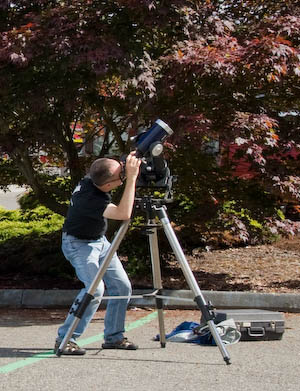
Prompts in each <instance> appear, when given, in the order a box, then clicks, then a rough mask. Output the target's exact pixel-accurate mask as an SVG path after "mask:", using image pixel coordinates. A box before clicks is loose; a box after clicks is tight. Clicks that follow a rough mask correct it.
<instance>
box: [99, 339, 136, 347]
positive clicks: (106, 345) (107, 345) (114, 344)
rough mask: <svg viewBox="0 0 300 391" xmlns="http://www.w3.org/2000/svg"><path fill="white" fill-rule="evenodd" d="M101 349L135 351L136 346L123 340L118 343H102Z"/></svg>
mask: <svg viewBox="0 0 300 391" xmlns="http://www.w3.org/2000/svg"><path fill="white" fill-rule="evenodd" d="M102 349H123V350H137V349H138V346H137V345H135V344H134V343H133V342H130V341H128V339H127V338H123V339H122V340H121V341H118V342H104V343H103V344H102Z"/></svg>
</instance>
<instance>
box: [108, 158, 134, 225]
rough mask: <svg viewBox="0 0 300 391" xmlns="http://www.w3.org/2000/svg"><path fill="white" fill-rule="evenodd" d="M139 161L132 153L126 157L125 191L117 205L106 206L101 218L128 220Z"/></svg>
mask: <svg viewBox="0 0 300 391" xmlns="http://www.w3.org/2000/svg"><path fill="white" fill-rule="evenodd" d="M140 164H141V161H140V160H139V159H137V158H136V157H135V156H134V154H133V153H131V154H130V155H128V156H127V159H126V177H127V179H126V184H125V189H124V192H123V195H122V198H121V200H120V203H119V204H118V205H115V204H112V203H111V204H108V205H107V207H106V209H105V211H104V213H103V216H104V217H105V218H107V219H113V220H128V219H130V217H131V213H132V208H133V203H134V197H135V184H136V180H137V177H138V174H139V168H140Z"/></svg>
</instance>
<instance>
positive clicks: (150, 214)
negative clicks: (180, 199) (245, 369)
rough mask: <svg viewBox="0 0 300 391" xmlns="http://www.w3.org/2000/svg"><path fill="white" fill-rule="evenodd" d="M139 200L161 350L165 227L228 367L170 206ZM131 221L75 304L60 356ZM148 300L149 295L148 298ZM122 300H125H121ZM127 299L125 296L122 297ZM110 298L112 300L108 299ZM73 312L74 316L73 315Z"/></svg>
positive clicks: (148, 200) (123, 228)
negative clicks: (162, 239) (160, 245)
mask: <svg viewBox="0 0 300 391" xmlns="http://www.w3.org/2000/svg"><path fill="white" fill-rule="evenodd" d="M136 201H137V207H138V208H140V209H142V210H144V211H146V213H147V218H148V223H147V226H146V233H147V235H148V238H149V246H150V255H151V264H152V272H153V286H154V288H155V292H154V293H152V294H151V295H148V296H151V297H153V296H154V297H155V303H156V308H157V313H158V321H159V332H160V344H161V347H163V348H164V347H165V346H166V337H165V327H164V316H163V298H162V297H161V295H160V293H161V290H162V280H161V270H160V262H159V248H158V239H157V229H158V226H162V227H163V229H164V232H165V234H166V236H167V239H168V241H169V243H170V245H171V247H172V250H173V252H174V254H175V256H176V258H177V260H178V262H179V264H180V267H181V269H182V272H183V274H184V276H185V279H186V281H187V283H188V285H189V287H190V289H191V291H192V292H193V294H194V301H195V302H196V304H197V306H198V308H199V309H200V311H201V312H202V318H203V319H204V320H205V322H206V324H207V326H208V327H209V330H210V332H211V334H212V336H213V338H214V340H215V342H216V345H217V346H218V348H219V350H220V352H221V354H222V356H223V359H224V361H225V363H226V364H227V365H229V364H230V356H229V354H228V352H227V350H226V348H225V346H224V344H223V341H222V339H221V338H220V335H219V333H218V331H217V329H216V326H215V323H214V313H213V311H212V308H211V305H210V304H207V303H206V301H205V298H204V296H203V294H202V292H201V290H200V288H199V286H198V284H197V281H196V279H195V277H194V275H193V273H192V271H191V269H190V267H189V264H188V262H187V260H186V257H185V255H184V253H183V251H182V249H181V246H180V244H179V242H178V239H177V237H176V235H175V233H174V230H173V228H172V226H171V223H170V221H169V218H168V215H167V212H166V206H165V205H161V204H160V202H159V200H158V202H155V201H154V200H152V199H151V198H150V197H147V198H142V199H138V200H136ZM156 217H157V218H158V219H159V221H160V223H161V224H160V225H158V224H156V223H155V218H156ZM129 223H130V220H126V221H124V222H123V223H122V225H121V227H120V228H119V230H118V232H117V234H116V236H115V238H114V239H113V241H112V243H111V246H110V248H109V251H108V253H107V255H106V257H105V258H104V261H103V263H102V265H101V267H100V269H99V270H98V272H97V274H96V276H95V278H94V280H93V282H92V284H91V286H90V287H89V289H88V291H87V292H86V293H85V295H84V297H83V298H82V300H81V302H79V303H75V304H77V305H78V306H77V308H76V310H74V311H73V310H72V311H73V312H74V320H73V322H72V324H71V326H70V328H69V330H68V332H67V333H66V335H65V337H64V339H63V340H62V342H61V344H60V346H59V348H58V350H57V353H56V355H57V356H58V357H60V356H61V354H62V352H63V350H64V348H65V347H66V345H67V343H68V342H69V340H70V339H71V337H72V335H73V332H74V330H75V329H76V327H77V325H78V323H79V322H80V319H81V317H82V315H83V314H84V311H85V309H86V307H87V306H88V305H89V303H90V301H91V300H92V299H93V294H94V292H95V291H96V289H97V287H98V285H99V283H100V281H101V280H102V278H103V276H104V273H105V271H106V269H107V268H108V266H109V263H110V261H111V258H112V257H113V254H114V253H115V252H116V250H117V249H118V247H119V245H120V243H121V241H122V239H123V237H124V236H125V234H126V232H127V229H128V226H129ZM144 297H145V296H144ZM110 298H111V299H115V298H116V297H113V298H112V297H110ZM118 298H119V299H120V298H121V297H118ZM122 298H123V297H122ZM108 299H109V297H108ZM73 312H72V313H73Z"/></svg>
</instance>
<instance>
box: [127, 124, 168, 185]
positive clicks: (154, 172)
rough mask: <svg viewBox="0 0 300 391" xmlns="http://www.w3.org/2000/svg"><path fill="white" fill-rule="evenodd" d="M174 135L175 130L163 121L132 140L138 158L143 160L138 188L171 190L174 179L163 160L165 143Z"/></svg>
mask: <svg viewBox="0 0 300 391" xmlns="http://www.w3.org/2000/svg"><path fill="white" fill-rule="evenodd" d="M172 134H173V130H172V129H171V128H170V127H169V125H168V124H166V123H165V122H164V121H162V120H161V119H157V120H156V121H155V123H154V124H153V125H152V126H151V127H150V128H149V129H148V130H145V131H142V132H140V133H139V134H138V135H137V136H134V137H132V138H131V142H132V143H133V144H134V147H135V150H136V156H137V157H139V158H142V164H141V168H140V174H139V177H138V179H137V183H136V186H137V187H156V188H167V189H168V190H170V188H171V185H172V177H171V175H170V170H169V168H168V165H167V162H166V161H165V159H164V158H163V154H162V153H163V142H164V141H165V139H166V138H167V137H169V136H171V135H172Z"/></svg>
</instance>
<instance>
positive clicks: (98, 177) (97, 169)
mask: <svg viewBox="0 0 300 391" xmlns="http://www.w3.org/2000/svg"><path fill="white" fill-rule="evenodd" d="M90 177H91V179H92V181H93V183H94V184H95V185H96V186H97V187H99V188H101V190H103V191H109V190H112V189H114V188H116V187H118V186H120V185H121V184H122V183H123V181H124V179H125V175H124V167H123V165H122V164H121V163H120V162H118V161H117V160H114V159H108V158H100V159H96V160H95V161H94V162H93V163H92V165H91V167H90Z"/></svg>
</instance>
